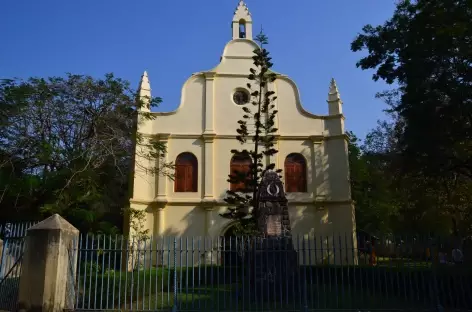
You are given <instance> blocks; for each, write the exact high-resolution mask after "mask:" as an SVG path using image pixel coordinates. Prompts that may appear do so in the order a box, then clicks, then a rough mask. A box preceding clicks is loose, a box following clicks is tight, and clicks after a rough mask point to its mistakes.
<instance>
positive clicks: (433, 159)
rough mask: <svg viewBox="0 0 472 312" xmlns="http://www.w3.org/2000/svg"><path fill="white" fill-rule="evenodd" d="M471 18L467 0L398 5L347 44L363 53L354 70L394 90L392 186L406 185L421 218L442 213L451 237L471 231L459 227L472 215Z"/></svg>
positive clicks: (418, 0) (428, 0) (471, 8)
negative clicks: (369, 73) (471, 189)
mask: <svg viewBox="0 0 472 312" xmlns="http://www.w3.org/2000/svg"><path fill="white" fill-rule="evenodd" d="M470 20H472V5H471V2H470V1H469V0H416V1H410V0H402V1H399V2H398V4H397V7H396V10H395V12H394V14H393V16H392V18H391V19H389V20H388V21H386V22H385V24H384V25H381V26H376V27H373V26H371V25H366V26H364V28H363V30H362V33H361V34H359V35H358V36H357V37H356V39H355V40H354V41H353V42H352V44H351V49H352V50H353V51H361V50H367V51H368V55H367V56H365V57H363V58H361V59H360V61H359V62H358V63H357V66H358V67H361V68H362V69H375V70H376V71H375V74H374V76H373V79H374V80H378V79H382V80H385V81H386V82H387V83H389V84H393V83H396V84H397V85H398V88H397V89H396V90H394V91H393V92H396V93H397V94H398V98H397V100H395V101H393V102H390V104H391V105H390V111H392V112H394V113H395V114H396V120H395V122H396V125H395V127H396V133H395V141H396V142H397V146H396V148H397V153H398V157H397V159H396V161H397V164H396V168H397V169H398V170H399V171H400V172H401V178H400V175H399V178H398V180H397V182H400V181H401V182H402V183H404V185H403V187H402V188H401V190H402V194H403V195H402V196H404V197H405V198H408V199H409V202H408V206H410V207H411V209H409V211H415V215H416V216H418V217H419V218H421V219H424V218H425V217H426V216H427V215H434V216H436V217H435V218H433V219H434V220H440V219H441V220H443V218H444V216H445V215H446V217H447V218H450V219H451V220H452V230H453V231H454V232H455V233H457V232H458V230H459V228H460V227H462V228H470V225H468V226H466V225H463V226H458V224H459V223H463V222H464V221H465V220H466V219H464V217H465V215H470V210H471V207H470V204H465V202H467V200H466V198H468V196H466V194H467V192H465V190H466V189H468V188H469V185H470V183H471V181H472V105H471V104H472V53H471V51H472V50H471V49H472V25H471V24H470ZM384 95H386V96H387V97H389V96H390V95H391V92H387V93H385V94H384ZM457 181H461V182H460V184H458V183H457ZM405 184H406V185H408V186H410V187H411V188H410V189H407V187H406V186H405ZM420 188H421V189H420ZM412 190H415V191H416V194H415V193H413V191H412ZM420 194H421V195H420ZM457 196H459V197H460V199H458V198H457ZM464 196H466V197H464ZM468 203H470V201H468ZM413 207H414V208H413ZM467 211H468V212H467ZM435 222H436V221H435Z"/></svg>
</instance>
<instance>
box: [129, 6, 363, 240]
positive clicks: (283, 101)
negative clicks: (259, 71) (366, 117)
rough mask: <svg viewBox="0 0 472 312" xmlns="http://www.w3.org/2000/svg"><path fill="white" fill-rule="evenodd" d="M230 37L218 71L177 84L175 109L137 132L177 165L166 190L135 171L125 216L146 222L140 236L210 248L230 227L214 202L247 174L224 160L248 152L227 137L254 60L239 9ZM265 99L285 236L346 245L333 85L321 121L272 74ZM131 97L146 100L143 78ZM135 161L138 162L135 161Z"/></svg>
mask: <svg viewBox="0 0 472 312" xmlns="http://www.w3.org/2000/svg"><path fill="white" fill-rule="evenodd" d="M232 30H233V31H232V38H229V39H230V40H229V42H228V43H227V44H226V46H225V47H224V49H223V54H222V57H221V61H220V63H219V64H218V65H216V66H215V67H214V68H212V69H210V70H204V71H201V72H198V73H195V74H193V75H191V76H190V77H189V78H188V80H187V81H186V82H185V83H184V85H183V87H182V95H181V102H180V105H179V107H178V108H177V109H176V110H175V111H172V112H153V113H152V114H154V115H155V116H156V118H155V119H154V120H151V121H146V122H145V123H143V124H141V125H140V126H139V128H138V131H139V132H140V133H142V134H143V135H145V136H148V137H154V138H156V139H158V140H161V141H163V142H165V143H166V144H167V154H166V160H167V161H168V162H174V163H175V164H176V172H175V179H174V180H172V179H170V178H168V177H164V176H153V175H150V174H147V173H146V171H145V170H142V169H140V166H137V165H135V172H134V184H133V192H132V198H130V207H131V208H134V209H138V210H143V211H145V212H146V216H147V217H146V221H145V226H146V228H147V229H149V230H150V234H152V235H154V236H177V237H190V236H192V237H195V236H200V237H202V236H206V237H213V238H217V237H219V236H223V235H224V234H225V232H226V231H227V230H228V229H229V228H230V227H231V223H232V221H231V220H228V219H224V218H222V217H221V216H220V215H219V214H220V213H223V212H225V211H226V210H227V204H226V202H225V201H224V200H223V199H224V198H225V196H226V191H227V190H228V189H230V188H231V185H230V183H229V182H227V179H228V175H229V174H230V172H231V171H232V168H233V169H234V168H236V167H237V168H245V167H246V166H247V165H248V160H246V159H241V158H233V155H232V154H231V152H230V151H231V150H232V149H243V148H247V149H250V148H251V145H250V144H248V146H242V145H241V144H240V143H239V142H238V141H237V140H236V129H237V128H238V124H237V121H238V120H240V119H241V118H242V115H243V112H242V109H241V105H248V103H247V102H248V99H249V97H248V90H246V84H247V83H248V79H247V77H248V74H249V69H250V68H251V67H253V60H252V56H253V50H254V49H256V48H258V44H257V43H256V42H255V41H254V34H253V22H252V17H251V14H250V12H249V10H248V8H247V6H246V5H245V4H244V2H243V1H240V3H239V5H238V7H237V9H236V11H235V13H234V17H233V22H232ZM328 83H329V82H328V81H327V85H328ZM268 89H269V90H273V91H275V93H276V96H277V100H276V101H275V105H276V109H277V110H278V114H277V117H276V125H275V127H276V128H277V129H278V132H277V133H276V137H277V140H276V146H275V148H276V149H277V150H278V151H279V152H278V153H277V154H276V155H275V156H274V157H273V160H272V161H273V162H274V163H275V164H276V168H280V169H282V170H283V173H282V176H283V178H282V181H283V183H284V186H285V192H286V196H287V198H288V202H289V214H290V220H291V228H292V233H293V234H294V235H297V234H303V235H316V236H317V237H319V236H321V237H323V236H326V235H333V233H336V234H340V235H342V236H344V235H345V234H347V235H348V236H349V235H351V237H352V234H351V233H353V232H354V231H355V215H354V205H353V202H352V200H351V194H350V181H349V164H348V149H347V147H348V138H347V135H346V132H345V129H344V115H343V112H342V106H343V103H342V101H341V99H340V94H339V92H338V88H337V86H336V82H335V81H334V79H333V80H331V82H330V85H329V91H328V95H327V104H326V105H328V107H329V113H328V115H314V114H312V113H310V112H308V111H306V110H305V109H304V108H303V105H302V103H301V101H300V95H299V90H298V88H297V85H296V84H295V82H294V81H293V80H291V79H290V78H289V77H287V76H285V75H284V74H280V73H277V79H276V80H275V82H273V83H271V84H270V85H269V86H268ZM139 91H140V95H141V96H150V95H151V86H150V81H149V77H148V74H147V73H146V72H145V73H144V75H143V76H142V79H141V83H140V88H139ZM319 101H323V102H324V101H325V99H319ZM249 105H250V104H249ZM135 161H136V162H138V161H142V159H140V157H139V156H138V155H136V159H135ZM156 162H157V160H156ZM151 165H152V166H155V165H156V164H151Z"/></svg>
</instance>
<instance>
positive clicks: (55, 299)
mask: <svg viewBox="0 0 472 312" xmlns="http://www.w3.org/2000/svg"><path fill="white" fill-rule="evenodd" d="M78 236H79V231H78V230H77V229H76V228H75V227H74V226H72V225H71V224H70V223H69V222H67V221H66V220H65V219H63V218H62V217H61V216H59V215H58V214H55V215H53V216H51V217H49V218H47V219H46V220H43V221H42V222H40V223H38V224H36V225H35V226H33V227H31V228H29V229H28V232H27V234H26V246H25V252H24V255H23V262H22V276H21V279H20V290H19V302H18V303H19V310H20V311H41V312H59V311H60V312H62V311H64V309H66V310H67V309H73V302H72V301H70V300H67V296H68V292H69V291H73V289H70V288H71V287H74V286H73V285H75V281H74V280H75V263H74V264H73V267H72V269H73V272H72V274H71V267H70V265H71V264H70V260H69V257H70V249H72V248H71V247H72V244H76V243H77V241H78V240H77V239H78ZM74 258H75V257H74ZM70 279H72V281H71V280H70Z"/></svg>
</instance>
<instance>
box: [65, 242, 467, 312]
mask: <svg viewBox="0 0 472 312" xmlns="http://www.w3.org/2000/svg"><path fill="white" fill-rule="evenodd" d="M449 245H450V244H448V245H446V241H441V240H439V239H429V238H428V239H419V238H415V239H411V240H409V239H408V240H407V239H406V238H405V239H399V242H398V243H397V241H396V240H393V239H391V238H390V239H383V240H380V239H374V240H366V239H360V238H358V237H355V236H353V235H344V234H343V235H336V236H334V235H332V236H329V237H328V236H325V237H315V236H308V235H306V236H298V237H294V238H293V239H256V238H249V237H231V238H228V237H226V238H219V239H217V240H212V239H206V238H201V237H189V238H171V237H158V238H150V239H147V240H142V241H138V240H127V239H126V238H125V237H122V236H90V235H83V236H81V237H80V240H79V242H78V243H77V246H78V247H77V249H75V252H74V253H73V254H75V255H77V256H78V257H77V258H78V265H77V269H76V279H75V280H76V284H75V292H74V301H75V308H76V309H77V310H136V311H144V310H146V311H148V310H153V311H169V310H170V309H174V310H175V311H314V310H325V311H328V310H329V311H337V310H353V309H355V310H356V311H358V310H360V311H369V310H370V311H371V310H376V309H377V310H382V311H387V310H388V311H390V310H397V311H437V309H445V310H444V311H467V310H469V309H472V266H471V265H470V263H467V262H464V259H466V258H467V257H465V255H466V252H467V251H465V250H461V249H460V247H459V246H455V247H454V248H455V249H456V251H455V258H454V259H453V258H452V257H451V256H450V255H451V253H452V250H449V251H447V250H445V248H446V246H449ZM447 248H448V247H447ZM457 250H459V253H461V254H462V258H460V257H458V256H457V254H458V252H457Z"/></svg>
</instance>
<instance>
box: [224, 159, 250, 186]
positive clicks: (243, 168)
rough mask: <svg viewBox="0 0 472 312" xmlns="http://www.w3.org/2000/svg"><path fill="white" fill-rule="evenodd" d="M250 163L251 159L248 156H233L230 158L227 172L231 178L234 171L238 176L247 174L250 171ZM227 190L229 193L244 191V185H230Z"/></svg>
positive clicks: (242, 183) (241, 183)
mask: <svg viewBox="0 0 472 312" xmlns="http://www.w3.org/2000/svg"><path fill="white" fill-rule="evenodd" d="M251 163H252V159H251V157H250V156H249V155H234V156H233V157H232V158H231V163H230V166H229V172H230V174H231V175H232V176H234V175H235V172H236V171H237V172H238V174H247V173H248V172H249V171H250V170H251ZM229 189H230V190H231V191H235V192H237V191H239V192H241V191H243V190H244V189H245V183H244V182H240V183H231V185H230V188H229Z"/></svg>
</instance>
